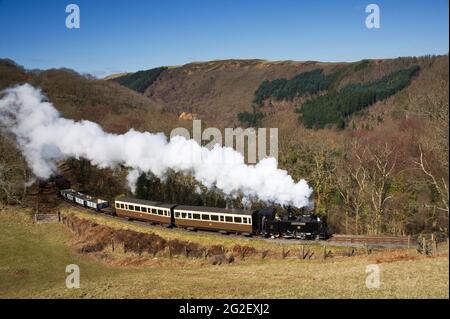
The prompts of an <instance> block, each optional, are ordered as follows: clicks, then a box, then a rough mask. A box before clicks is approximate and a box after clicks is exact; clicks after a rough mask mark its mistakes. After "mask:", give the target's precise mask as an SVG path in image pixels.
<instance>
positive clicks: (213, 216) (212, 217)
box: [211, 215, 219, 220]
mask: <svg viewBox="0 0 450 319" xmlns="http://www.w3.org/2000/svg"><path fill="white" fill-rule="evenodd" d="M211 220H219V216H217V215H211Z"/></svg>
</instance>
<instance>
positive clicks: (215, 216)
mask: <svg viewBox="0 0 450 319" xmlns="http://www.w3.org/2000/svg"><path fill="white" fill-rule="evenodd" d="M173 212H174V221H175V225H176V226H178V227H184V228H188V229H204V230H215V231H222V232H234V233H244V234H248V235H250V234H252V233H253V214H254V213H255V212H254V211H250V210H243V209H235V208H230V209H227V208H217V207H202V206H184V205H179V206H176V207H175V208H174V209H173Z"/></svg>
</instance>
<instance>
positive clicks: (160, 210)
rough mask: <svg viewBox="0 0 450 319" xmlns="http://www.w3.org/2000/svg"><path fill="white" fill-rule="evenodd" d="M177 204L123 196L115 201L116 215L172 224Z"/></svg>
mask: <svg viewBox="0 0 450 319" xmlns="http://www.w3.org/2000/svg"><path fill="white" fill-rule="evenodd" d="M174 206H175V205H172V204H165V203H161V202H154V201H148V200H143V199H136V198H128V197H123V198H119V199H117V200H116V201H115V207H116V215H117V216H120V217H124V218H128V219H135V220H141V221H149V222H152V223H159V224H166V225H172V224H173V220H172V208H173V207H174Z"/></svg>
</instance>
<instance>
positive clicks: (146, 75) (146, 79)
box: [112, 67, 167, 93]
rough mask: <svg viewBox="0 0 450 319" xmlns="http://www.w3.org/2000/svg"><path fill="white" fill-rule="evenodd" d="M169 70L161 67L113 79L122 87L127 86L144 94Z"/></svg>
mask: <svg viewBox="0 0 450 319" xmlns="http://www.w3.org/2000/svg"><path fill="white" fill-rule="evenodd" d="M165 70H167V67H159V68H154V69H150V70H146V71H138V72H135V73H131V74H127V75H124V76H120V77H118V78H115V79H112V81H115V82H117V83H119V84H120V85H123V86H126V87H127V88H129V89H132V90H134V91H136V92H139V93H144V91H145V90H146V89H147V88H148V87H149V86H150V85H152V83H153V82H155V81H156V79H157V78H158V77H159V76H160V75H161V73H163V72H164V71H165Z"/></svg>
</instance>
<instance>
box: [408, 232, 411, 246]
mask: <svg viewBox="0 0 450 319" xmlns="http://www.w3.org/2000/svg"><path fill="white" fill-rule="evenodd" d="M410 247H411V235H408V249H409V248H410Z"/></svg>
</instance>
